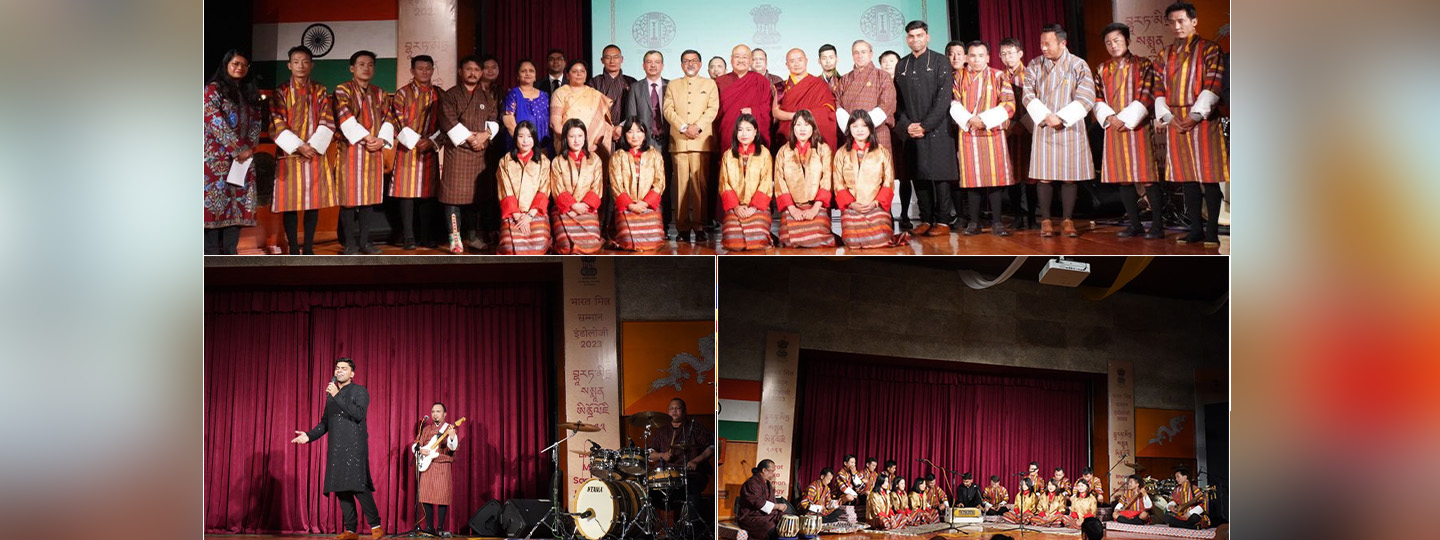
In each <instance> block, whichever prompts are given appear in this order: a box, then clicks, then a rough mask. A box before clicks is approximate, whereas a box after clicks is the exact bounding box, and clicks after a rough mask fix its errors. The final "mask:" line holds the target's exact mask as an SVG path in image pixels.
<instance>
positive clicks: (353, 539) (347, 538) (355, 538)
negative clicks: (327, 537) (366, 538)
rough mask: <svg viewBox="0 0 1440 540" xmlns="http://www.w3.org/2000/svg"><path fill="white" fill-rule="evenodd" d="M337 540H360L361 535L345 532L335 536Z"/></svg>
mask: <svg viewBox="0 0 1440 540" xmlns="http://www.w3.org/2000/svg"><path fill="white" fill-rule="evenodd" d="M335 540H360V535H358V534H355V533H353V532H350V531H345V532H342V533H340V534H337V535H335Z"/></svg>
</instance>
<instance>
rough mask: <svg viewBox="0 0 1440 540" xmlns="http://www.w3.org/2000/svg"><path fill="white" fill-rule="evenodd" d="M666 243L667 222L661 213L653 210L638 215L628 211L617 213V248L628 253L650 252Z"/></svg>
mask: <svg viewBox="0 0 1440 540" xmlns="http://www.w3.org/2000/svg"><path fill="white" fill-rule="evenodd" d="M664 242H665V222H663V221H661V220H660V212H657V211H654V210H651V211H649V212H645V213H643V214H637V213H635V212H631V211H628V210H624V211H620V212H616V213H615V246H616V247H618V248H620V249H624V250H628V251H650V250H652V249H657V248H659V247H660V244H661V243H664Z"/></svg>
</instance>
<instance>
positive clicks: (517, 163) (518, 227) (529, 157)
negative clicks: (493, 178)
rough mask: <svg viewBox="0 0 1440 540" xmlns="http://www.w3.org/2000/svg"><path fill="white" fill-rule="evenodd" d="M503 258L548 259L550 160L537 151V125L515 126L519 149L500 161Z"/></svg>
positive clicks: (500, 249)
mask: <svg viewBox="0 0 1440 540" xmlns="http://www.w3.org/2000/svg"><path fill="white" fill-rule="evenodd" d="M497 176H498V183H499V188H500V189H499V191H500V215H501V216H502V217H503V221H504V223H502V224H501V225H500V247H499V249H498V252H499V253H500V254H501V255H544V254H545V252H546V251H547V250H549V249H550V226H549V225H548V224H547V223H546V219H547V218H546V217H545V207H546V206H549V204H550V160H549V159H548V158H546V157H545V154H541V153H538V152H536V151H535V124H532V123H530V121H529V120H526V121H523V122H520V124H519V125H517V126H515V149H514V150H511V151H510V152H509V153H507V154H505V157H504V158H501V159H500V174H498V175H497Z"/></svg>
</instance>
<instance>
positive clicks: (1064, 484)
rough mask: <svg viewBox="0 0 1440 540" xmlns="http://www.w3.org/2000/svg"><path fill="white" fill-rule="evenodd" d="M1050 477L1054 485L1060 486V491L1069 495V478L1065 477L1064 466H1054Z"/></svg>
mask: <svg viewBox="0 0 1440 540" xmlns="http://www.w3.org/2000/svg"><path fill="white" fill-rule="evenodd" d="M1051 479H1052V480H1054V481H1055V487H1057V488H1060V490H1059V491H1060V493H1063V494H1065V495H1066V496H1069V495H1070V488H1071V485H1070V479H1069V478H1066V477H1065V468H1064V467H1055V476H1053V477H1051Z"/></svg>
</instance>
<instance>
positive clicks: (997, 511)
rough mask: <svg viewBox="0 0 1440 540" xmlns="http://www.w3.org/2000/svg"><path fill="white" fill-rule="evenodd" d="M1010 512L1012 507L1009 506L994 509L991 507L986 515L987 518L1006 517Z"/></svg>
mask: <svg viewBox="0 0 1440 540" xmlns="http://www.w3.org/2000/svg"><path fill="white" fill-rule="evenodd" d="M1009 511H1010V507H1008V506H994V507H991V509H990V510H986V511H985V515H987V516H1003V515H1005V513H1006V512H1009Z"/></svg>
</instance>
